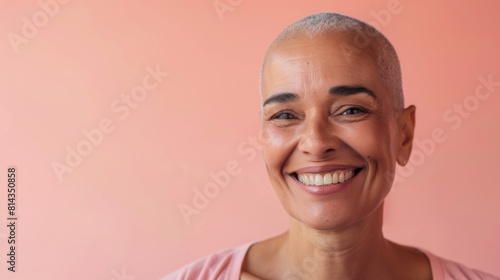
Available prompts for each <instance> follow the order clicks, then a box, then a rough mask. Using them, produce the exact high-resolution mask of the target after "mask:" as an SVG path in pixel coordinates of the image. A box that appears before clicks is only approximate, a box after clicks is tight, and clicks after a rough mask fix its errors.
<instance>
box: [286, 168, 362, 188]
mask: <svg viewBox="0 0 500 280" xmlns="http://www.w3.org/2000/svg"><path fill="white" fill-rule="evenodd" d="M360 170H361V168H357V169H351V170H339V171H336V172H329V173H322V174H318V173H301V174H297V173H295V172H294V173H292V174H290V175H291V176H292V177H294V178H295V179H296V180H297V181H299V182H301V183H302V184H304V185H308V186H324V185H335V184H340V183H343V182H346V181H349V180H351V179H352V178H353V177H354V176H356V175H357V174H358V173H359V171H360Z"/></svg>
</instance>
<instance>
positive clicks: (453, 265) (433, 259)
mask: <svg viewBox="0 0 500 280" xmlns="http://www.w3.org/2000/svg"><path fill="white" fill-rule="evenodd" d="M421 251H422V252H424V253H425V254H426V255H427V258H428V259H429V262H430V264H431V269H432V276H433V279H435V280H441V279H442V280H452V279H471V280H500V278H498V277H495V276H493V275H491V274H488V273H486V272H482V271H479V270H476V269H472V268H469V267H467V266H465V265H462V264H459V263H457V262H454V261H450V260H448V259H445V258H441V257H438V256H436V255H434V254H432V253H430V252H427V251H425V250H421Z"/></svg>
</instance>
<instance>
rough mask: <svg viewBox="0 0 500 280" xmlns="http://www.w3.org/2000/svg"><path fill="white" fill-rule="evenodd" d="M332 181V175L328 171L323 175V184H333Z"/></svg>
mask: <svg viewBox="0 0 500 280" xmlns="http://www.w3.org/2000/svg"><path fill="white" fill-rule="evenodd" d="M332 182H333V181H332V175H331V174H330V173H326V174H325V177H323V184H325V185H328V184H331V183H332Z"/></svg>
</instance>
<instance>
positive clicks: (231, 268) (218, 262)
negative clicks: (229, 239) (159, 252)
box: [162, 243, 253, 280]
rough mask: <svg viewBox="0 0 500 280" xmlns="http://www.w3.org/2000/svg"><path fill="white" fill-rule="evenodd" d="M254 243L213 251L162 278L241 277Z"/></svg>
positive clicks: (202, 278)
mask: <svg viewBox="0 0 500 280" xmlns="http://www.w3.org/2000/svg"><path fill="white" fill-rule="evenodd" d="M252 244H253V243H248V244H245V245H242V246H239V247H234V248H227V249H224V250H220V251H218V252H215V253H212V254H210V255H208V256H207V257H205V258H202V259H199V260H197V261H195V262H193V263H191V264H188V265H186V266H184V267H182V268H181V269H179V270H177V271H175V272H173V273H171V274H169V275H167V276H165V277H164V278H162V280H194V279H199V280H205V279H206V280H212V279H239V276H240V272H241V266H242V263H243V260H244V259H245V255H246V253H247V251H248V248H249V247H250V246H251V245H252Z"/></svg>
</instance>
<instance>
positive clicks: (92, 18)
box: [0, 0, 500, 280]
mask: <svg viewBox="0 0 500 280" xmlns="http://www.w3.org/2000/svg"><path fill="white" fill-rule="evenodd" d="M464 2H465V1H464ZM40 3H52V5H48V6H45V8H44V7H42V6H44V5H41V4H40ZM54 3H55V4H54ZM214 3H215V4H217V5H219V7H223V6H224V5H226V6H225V8H226V9H227V10H225V12H223V13H222V14H220V15H219V14H218V13H217V11H216V9H215V7H214ZM221 3H222V4H221ZM0 6H1V7H0V19H1V23H2V24H1V25H0V34H1V35H2V38H3V39H2V40H0V63H1V64H0V71H1V72H0V93H1V98H0V136H1V138H0V161H1V164H0V166H1V171H0V172H1V173H2V174H4V175H2V176H5V177H4V178H6V176H7V167H8V166H11V165H12V166H15V167H16V168H17V169H18V171H17V175H18V181H17V183H18V185H17V200H16V203H17V205H16V206H17V209H16V211H17V215H18V221H17V223H18V227H17V229H16V230H17V233H16V239H17V244H18V245H17V247H16V248H17V255H16V256H17V263H16V269H17V272H16V273H11V272H8V271H7V263H6V262H5V261H6V259H7V256H6V254H7V253H8V252H7V247H8V244H7V237H8V235H9V234H8V232H7V227H6V226H5V225H4V223H5V224H6V223H7V222H6V216H7V210H6V209H7V183H6V181H4V183H3V184H4V185H3V187H1V188H0V189H1V190H2V191H0V256H1V257H0V263H1V265H0V278H1V279H75V280H78V279H122V278H124V277H125V276H127V275H129V276H134V277H135V279H157V278H160V277H161V276H164V275H166V274H168V273H169V272H171V271H173V270H174V269H177V268H178V267H180V266H182V265H184V264H186V263H188V262H191V261H193V260H194V259H196V258H199V257H202V256H205V255H206V254H208V253H210V252H213V251H215V250H219V249H221V248H225V247H229V246H236V245H240V244H243V243H246V242H250V241H254V240H259V239H263V238H266V237H270V236H272V235H276V234H279V233H281V232H282V231H284V230H286V228H287V215H286V214H285V212H284V211H283V210H282V208H281V205H280V204H279V202H278V200H277V199H276V197H275V196H274V193H273V192H272V190H271V187H270V185H269V183H268V181H267V178H266V174H265V170H264V165H263V162H262V157H261V156H260V150H259V146H258V143H257V144H255V143H256V141H255V137H256V136H257V135H258V133H259V104H260V100H259V94H258V78H259V71H260V64H261V61H262V58H263V55H264V52H265V50H266V48H267V47H268V45H269V44H270V42H271V41H272V39H273V38H274V37H275V36H276V35H277V34H278V33H279V32H280V31H281V30H282V29H283V28H285V27H286V26H287V25H288V24H290V23H292V22H293V21H296V20H298V19H300V18H302V17H304V16H306V15H309V14H312V13H316V12H320V11H335V12H340V13H345V14H347V15H351V16H353V17H356V18H359V19H362V20H365V21H367V22H371V23H374V24H375V25H377V27H379V28H380V30H381V31H382V32H383V33H384V34H386V35H387V37H388V38H389V39H390V40H391V41H392V42H393V44H394V46H395V47H396V49H397V51H398V53H399V55H400V60H401V64H402V69H403V77H404V89H405V94H406V101H407V102H406V103H407V104H415V105H416V106H417V134H416V141H418V142H419V143H420V145H418V144H417V145H416V147H415V149H416V150H415V151H416V152H415V153H414V155H415V156H414V158H413V159H412V161H411V162H410V166H411V167H412V168H411V169H404V170H403V169H401V170H399V173H398V177H397V178H396V181H397V183H396V184H395V186H394V189H393V191H392V193H391V194H390V197H389V198H388V199H387V202H386V222H385V233H386V235H387V236H388V237H389V238H391V239H392V240H395V241H397V242H400V243H404V244H409V245H413V246H418V247H423V248H425V249H427V250H430V251H432V252H434V253H436V254H438V255H441V256H444V257H447V258H450V259H453V260H456V261H459V262H462V263H465V264H467V265H468V266H471V267H475V268H478V269H481V270H485V271H488V272H490V273H494V274H497V275H500V266H498V264H499V263H500V216H499V213H500V203H499V197H500V189H499V188H498V186H499V184H498V183H497V177H498V166H499V164H498V162H499V161H500V149H499V148H498V143H500V130H499V128H500V127H499V120H500V111H499V110H498V108H499V105H500V85H499V84H498V82H500V70H499V66H498V62H499V61H500V53H499V52H498V45H499V43H500V33H499V32H498V28H497V26H498V19H497V11H498V9H499V8H500V3H499V2H498V1H494V0H491V1H481V2H479V3H478V4H473V3H472V2H467V4H464V3H457V1H411V0H400V1H395V0H380V1H356V2H355V3H354V1H326V0H325V1H298V0H295V1H290V0H287V1H284V0H280V1H272V2H271V1H263V0H259V1H248V0H220V1H212V0H205V1H141V2H140V3H139V1H136V2H134V3H131V1H78V0H73V1H72V0H70V1H68V0H65V1H62V0H61V1H60V2H55V0H41V1H35V0H28V1H23V3H22V4H20V3H18V2H12V1H2V2H1V4H0ZM31 25H33V26H31ZM154 72H156V73H154ZM167 72H168V75H167V74H166V73H167ZM152 73H153V74H152ZM481 79H486V80H488V79H491V80H493V81H494V84H493V85H492V86H490V87H489V90H490V91H487V90H486V89H487V88H485V87H484V86H483V87H481V86H480V85H481V84H482V83H481ZM497 81H498V82H497ZM478 88H479V89H478ZM476 91H477V92H479V93H477V94H479V95H478V97H476V95H475V94H476ZM134 96H135V100H136V101H134V99H133V98H134ZM479 97H480V98H479ZM127 98H128V99H127ZM127 100H129V101H127ZM127 102H128V103H127ZM457 106H462V107H463V108H465V109H463V110H464V111H463V112H458V111H457V110H458V109H457V108H458V107H457ZM97 130H99V131H100V132H98V131H97ZM83 131H85V133H87V134H91V135H93V137H94V138H93V142H94V144H91V142H89V141H88V140H86V139H87V137H86V136H85V135H84V132H83ZM433 131H434V132H433ZM101 134H102V137H100V136H99V135H101ZM433 134H435V135H434V136H435V137H434V138H432V136H433ZM436 134H437V135H438V137H436ZM439 134H440V135H439ZM89 143H90V144H89ZM77 148H78V149H80V151H81V152H83V153H84V154H86V156H83V157H82V158H81V159H80V161H78V159H77V158H76V157H75V155H71V152H68V151H69V150H68V149H70V150H76V149H77ZM68 154H70V155H69V156H68ZM54 162H57V163H54ZM54 164H56V165H57V164H59V165H58V166H59V167H58V168H59V169H60V170H61V171H60V173H61V174H60V176H59V178H58V175H57V173H56V172H55V171H54V167H53V165H54ZM63 164H64V165H65V166H67V169H61V168H62V167H61V166H62V165H63ZM70 164H72V166H70ZM210 172H213V173H215V174H219V175H220V174H222V173H221V172H229V173H228V174H231V175H229V176H228V177H229V181H228V182H227V184H226V186H225V187H224V188H222V189H220V191H219V192H218V193H217V190H219V189H218V188H213V187H214V184H216V183H217V182H216V180H214V179H213V178H212V176H210ZM231 172H232V173H231ZM218 184H219V185H224V182H219V183H218ZM211 187H212V188H211ZM204 188H206V189H207V190H208V191H212V193H210V195H211V196H212V197H210V198H208V199H207V201H202V200H199V201H197V202H198V203H199V204H201V205H198V206H199V208H202V209H200V210H199V212H197V213H196V214H193V215H192V216H190V217H189V222H190V223H189V224H188V223H186V220H185V219H183V217H182V215H181V214H180V211H179V206H180V205H182V204H185V205H188V206H191V207H194V206H193V201H192V200H193V198H194V197H195V196H196V194H195V193H196V191H203V189H204ZM203 204H205V205H203ZM197 211H198V210H197ZM120 277H121V278H120Z"/></svg>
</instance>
